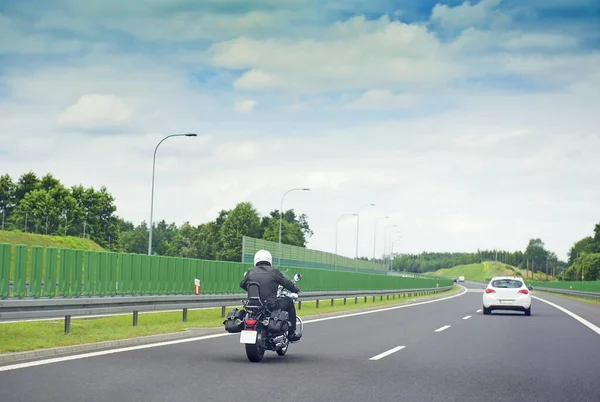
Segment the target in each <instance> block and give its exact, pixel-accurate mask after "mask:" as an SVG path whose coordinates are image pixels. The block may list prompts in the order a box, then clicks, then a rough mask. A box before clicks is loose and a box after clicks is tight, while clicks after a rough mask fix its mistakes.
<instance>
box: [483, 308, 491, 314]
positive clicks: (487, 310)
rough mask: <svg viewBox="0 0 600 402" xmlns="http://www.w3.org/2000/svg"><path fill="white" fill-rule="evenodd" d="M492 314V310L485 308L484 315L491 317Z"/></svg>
mask: <svg viewBox="0 0 600 402" xmlns="http://www.w3.org/2000/svg"><path fill="white" fill-rule="evenodd" d="M491 312H492V309H491V308H485V306H484V307H483V314H484V315H489V314H490V313H491Z"/></svg>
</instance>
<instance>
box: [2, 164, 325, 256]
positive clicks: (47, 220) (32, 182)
mask: <svg viewBox="0 0 600 402" xmlns="http://www.w3.org/2000/svg"><path fill="white" fill-rule="evenodd" d="M116 212H117V207H116V205H115V199H114V197H113V196H112V195H111V194H110V193H109V192H108V190H107V189H106V187H105V186H102V187H100V189H94V188H93V187H90V188H85V187H83V186H81V185H77V186H72V187H66V186H64V185H63V184H62V183H61V182H60V181H59V180H58V179H56V178H55V177H54V176H53V175H52V174H49V173H47V174H45V175H44V176H42V177H40V176H38V175H37V174H35V173H34V172H31V171H30V172H27V173H25V174H23V175H21V176H20V177H19V178H18V180H16V181H14V180H13V179H12V178H11V177H10V176H9V175H7V174H5V175H2V176H0V214H2V215H1V217H0V218H1V226H0V229H2V230H20V231H23V232H28V233H36V234H47V235H59V236H77V237H84V238H88V239H90V240H92V241H94V242H96V243H97V244H99V245H100V246H102V247H103V248H105V249H108V250H111V251H119V252H128V253H138V254H145V253H147V251H148V229H149V226H148V224H147V223H146V222H145V221H143V222H141V223H140V224H137V225H136V224H134V223H133V222H130V221H127V220H125V219H123V218H122V217H120V216H118V215H117V214H116ZM312 234H313V232H312V230H311V229H310V226H309V224H308V218H307V216H306V214H301V215H300V216H297V215H296V213H295V212H294V210H293V209H290V210H287V211H285V212H284V213H283V219H282V240H281V241H282V243H284V244H290V245H295V246H300V247H306V244H307V241H308V239H309V238H310V237H311V236H312ZM244 235H245V236H250V237H255V238H259V239H264V240H269V241H278V240H279V210H277V209H274V210H273V211H271V212H270V213H269V214H268V215H267V216H263V217H261V216H260V215H259V213H258V212H257V210H256V209H255V208H254V207H253V206H252V204H251V203H249V202H240V203H238V204H237V205H236V206H235V208H233V209H230V210H225V209H224V210H221V211H220V213H219V215H218V216H217V217H216V219H215V220H214V221H211V222H205V223H201V224H198V225H193V224H191V223H190V222H185V223H184V224H182V225H181V226H177V225H176V224H175V223H167V222H165V221H164V220H161V221H159V222H155V223H154V225H153V228H152V250H153V254H156V255H165V256H178V257H188V258H200V259H208V260H224V261H240V260H241V253H242V244H241V243H242V236H244Z"/></svg>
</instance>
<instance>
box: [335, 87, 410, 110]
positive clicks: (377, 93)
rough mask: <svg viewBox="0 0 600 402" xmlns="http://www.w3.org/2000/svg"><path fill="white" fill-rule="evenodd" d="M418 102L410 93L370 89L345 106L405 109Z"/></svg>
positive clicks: (351, 107)
mask: <svg viewBox="0 0 600 402" xmlns="http://www.w3.org/2000/svg"><path fill="white" fill-rule="evenodd" d="M415 102H418V99H417V97H415V96H411V95H410V94H398V95H397V94H394V93H392V92H391V91H388V90H376V89H374V90H370V91H367V92H365V93H364V94H362V95H361V96H360V97H359V98H358V99H356V100H355V101H353V102H352V103H350V104H348V105H347V106H345V108H347V109H407V108H409V107H411V106H412V105H414V104H415Z"/></svg>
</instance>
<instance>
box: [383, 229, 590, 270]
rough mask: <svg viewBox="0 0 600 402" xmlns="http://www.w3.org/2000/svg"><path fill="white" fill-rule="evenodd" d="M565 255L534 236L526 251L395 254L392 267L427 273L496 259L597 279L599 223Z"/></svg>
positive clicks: (525, 267) (517, 264)
mask: <svg viewBox="0 0 600 402" xmlns="http://www.w3.org/2000/svg"><path fill="white" fill-rule="evenodd" d="M568 257H569V260H568V261H561V260H560V259H559V258H558V256H557V255H556V253H554V252H553V251H550V250H548V249H546V246H545V244H544V242H543V241H542V240H541V239H539V238H536V239H530V240H529V243H528V244H527V247H525V251H505V250H477V252H476V253H421V254H395V255H394V259H393V269H394V270H395V271H408V272H417V273H426V272H433V271H437V270H438V269H442V268H451V267H455V266H457V265H467V264H475V263H481V262H484V261H498V262H501V263H503V264H509V265H512V266H515V267H517V268H521V269H529V270H531V271H533V272H542V273H547V274H548V275H552V276H554V277H557V278H558V279H562V280H568V281H573V280H587V281H593V280H600V223H598V224H596V226H595V229H594V236H587V237H585V238H583V239H581V240H579V241H577V242H576V243H575V244H574V245H573V247H571V249H570V250H569V253H568Z"/></svg>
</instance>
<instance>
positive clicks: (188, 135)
mask: <svg viewBox="0 0 600 402" xmlns="http://www.w3.org/2000/svg"><path fill="white" fill-rule="evenodd" d="M197 136H198V134H193V133H188V134H171V135H167V136H166V137H165V138H163V139H162V140H160V141H159V143H158V144H156V148H154V157H153V159H152V195H151V196H150V230H149V235H148V255H152V226H153V224H152V219H153V212H154V170H155V167H156V151H157V150H158V146H159V145H160V144H162V142H163V141H164V140H166V139H167V138H171V137H197Z"/></svg>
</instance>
